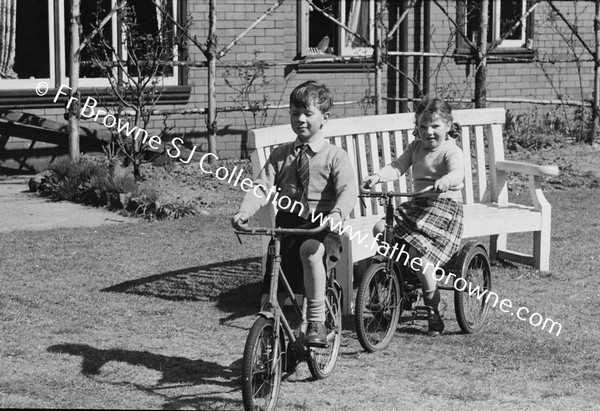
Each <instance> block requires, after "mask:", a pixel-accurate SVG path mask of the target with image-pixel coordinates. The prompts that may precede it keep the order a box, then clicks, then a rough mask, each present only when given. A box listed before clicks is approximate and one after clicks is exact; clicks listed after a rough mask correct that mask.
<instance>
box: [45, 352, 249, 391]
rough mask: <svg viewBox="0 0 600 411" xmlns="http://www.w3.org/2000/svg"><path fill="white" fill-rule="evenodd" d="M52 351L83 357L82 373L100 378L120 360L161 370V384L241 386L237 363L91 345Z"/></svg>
mask: <svg viewBox="0 0 600 411" xmlns="http://www.w3.org/2000/svg"><path fill="white" fill-rule="evenodd" d="M48 352H51V353H58V354H71V355H78V356H81V357H82V358H83V361H82V363H81V373H82V374H83V375H86V376H93V375H98V374H100V369H101V368H102V366H103V365H105V364H106V363H108V362H111V361H116V362H122V363H127V364H130V365H138V366H143V367H146V368H148V369H151V370H156V371H160V372H161V373H162V378H161V380H160V381H159V383H160V384H172V383H184V384H190V383H191V384H214V385H219V386H224V387H237V386H238V385H239V381H238V379H239V370H237V369H236V368H237V367H239V366H238V365H237V363H233V364H232V365H231V366H230V367H223V366H222V365H219V364H217V363H215V362H210V361H204V360H190V359H188V358H184V357H169V356H165V355H160V354H153V353H151V352H148V351H131V350H122V349H110V350H102V349H98V348H94V347H91V346H89V345H87V344H57V345H52V346H50V347H48Z"/></svg>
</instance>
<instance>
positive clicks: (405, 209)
mask: <svg viewBox="0 0 600 411" xmlns="http://www.w3.org/2000/svg"><path fill="white" fill-rule="evenodd" d="M395 218H396V226H395V230H396V235H398V236H399V237H400V238H401V239H403V240H404V241H406V242H407V243H409V244H410V245H412V246H413V247H414V248H416V249H417V250H419V251H420V252H421V254H422V255H423V257H424V258H426V259H428V260H429V261H431V262H432V263H433V264H439V265H440V266H442V265H444V264H446V263H447V262H448V261H450V258H452V256H453V255H454V254H455V253H456V252H457V251H458V246H459V244H460V240H461V237H462V233H463V205H462V203H459V202H457V201H453V200H450V199H447V198H437V199H435V198H424V197H419V198H413V199H412V201H407V202H405V203H402V204H401V205H400V207H398V208H397V209H396V213H395Z"/></svg>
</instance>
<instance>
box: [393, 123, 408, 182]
mask: <svg viewBox="0 0 600 411" xmlns="http://www.w3.org/2000/svg"><path fill="white" fill-rule="evenodd" d="M402 133H404V132H403V131H401V130H398V131H395V132H394V148H395V149H396V158H398V157H400V155H401V154H402V152H403V151H404V146H403V144H402ZM398 190H399V191H400V192H402V193H405V192H406V175H403V176H401V177H400V179H399V188H398Z"/></svg>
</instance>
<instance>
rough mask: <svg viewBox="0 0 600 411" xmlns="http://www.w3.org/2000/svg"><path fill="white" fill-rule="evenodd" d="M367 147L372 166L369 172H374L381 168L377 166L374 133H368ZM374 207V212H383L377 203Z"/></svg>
mask: <svg viewBox="0 0 600 411" xmlns="http://www.w3.org/2000/svg"><path fill="white" fill-rule="evenodd" d="M369 149H370V152H371V153H370V154H371V167H373V171H371V173H372V174H376V173H377V172H378V171H379V170H381V167H380V166H379V147H378V144H377V134H376V133H369ZM374 209H375V210H377V213H376V214H378V215H382V214H383V207H382V206H380V205H379V203H376V204H375V207H374Z"/></svg>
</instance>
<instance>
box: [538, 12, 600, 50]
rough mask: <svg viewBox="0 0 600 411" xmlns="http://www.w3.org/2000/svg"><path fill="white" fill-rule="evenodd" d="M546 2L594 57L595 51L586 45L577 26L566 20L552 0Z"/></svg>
mask: <svg viewBox="0 0 600 411" xmlns="http://www.w3.org/2000/svg"><path fill="white" fill-rule="evenodd" d="M547 2H548V4H549V5H550V7H552V10H554V12H555V13H556V14H558V16H559V17H560V18H561V19H562V21H564V22H565V24H566V25H567V27H568V28H569V29H570V30H571V31H572V32H573V34H575V36H576V37H577V39H579V41H580V42H581V45H582V46H583V47H584V48H585V49H586V50H587V51H588V53H590V55H591V56H592V57H593V58H594V59H595V58H597V57H596V53H595V52H594V51H593V50H592V49H591V48H590V47H589V46H588V45H587V43H586V42H585V40H584V39H583V38H582V37H581V36H580V35H579V32H578V31H577V27H574V26H573V25H572V24H571V23H569V22H568V21H567V19H566V17H565V16H564V15H563V14H562V13H561V12H560V10H558V9H557V8H556V6H555V5H554V3H553V2H552V0H547Z"/></svg>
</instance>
